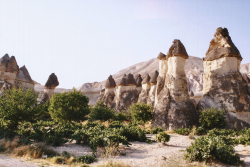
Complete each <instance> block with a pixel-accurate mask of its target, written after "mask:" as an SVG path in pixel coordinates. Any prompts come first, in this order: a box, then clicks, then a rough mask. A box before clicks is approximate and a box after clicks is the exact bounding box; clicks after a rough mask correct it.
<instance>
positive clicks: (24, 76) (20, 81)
mask: <svg viewBox="0 0 250 167" xmlns="http://www.w3.org/2000/svg"><path fill="white" fill-rule="evenodd" d="M20 86H22V87H23V89H24V90H28V89H33V90H34V82H33V80H32V78H31V76H30V74H29V71H28V70H27V68H26V67H25V65H24V66H22V67H21V68H20V69H19V73H18V74H17V76H16V80H15V87H17V88H18V87H20Z"/></svg>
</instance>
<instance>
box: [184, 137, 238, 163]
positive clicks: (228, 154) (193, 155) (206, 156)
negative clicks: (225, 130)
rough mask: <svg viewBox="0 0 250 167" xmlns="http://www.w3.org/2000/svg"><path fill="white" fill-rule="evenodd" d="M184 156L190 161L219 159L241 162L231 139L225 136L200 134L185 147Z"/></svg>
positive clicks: (228, 161) (227, 161)
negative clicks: (200, 135)
mask: <svg viewBox="0 0 250 167" xmlns="http://www.w3.org/2000/svg"><path fill="white" fill-rule="evenodd" d="M186 151H187V153H186V155H185V156H186V158H189V159H190V160H191V161H205V162H209V161H211V160H215V159H217V160H219V161H221V162H223V163H226V164H231V165H239V164H241V163H242V162H241V161H240V157H239V156H238V155H237V154H236V153H235V150H234V148H233V140H232V139H230V138H227V137H225V136H216V137H214V136H202V137H199V138H197V139H195V142H194V143H192V145H191V146H189V147H188V148H187V149H186Z"/></svg>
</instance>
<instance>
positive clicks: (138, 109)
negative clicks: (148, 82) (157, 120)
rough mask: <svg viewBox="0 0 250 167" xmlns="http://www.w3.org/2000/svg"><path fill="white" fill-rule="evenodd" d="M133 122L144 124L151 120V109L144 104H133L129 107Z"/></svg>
mask: <svg viewBox="0 0 250 167" xmlns="http://www.w3.org/2000/svg"><path fill="white" fill-rule="evenodd" d="M129 111H130V113H131V117H132V119H133V120H134V121H142V122H143V123H144V124H145V123H146V122H147V121H150V120H151V119H152V118H153V107H152V106H150V105H148V104H145V103H142V104H141V103H135V104H133V105H131V106H130V107H129Z"/></svg>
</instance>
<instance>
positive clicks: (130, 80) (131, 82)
mask: <svg viewBox="0 0 250 167" xmlns="http://www.w3.org/2000/svg"><path fill="white" fill-rule="evenodd" d="M126 80H127V85H136V82H135V78H134V76H133V75H132V74H130V73H129V74H128V75H127V76H126Z"/></svg>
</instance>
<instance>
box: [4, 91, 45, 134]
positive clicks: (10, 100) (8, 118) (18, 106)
mask: <svg viewBox="0 0 250 167" xmlns="http://www.w3.org/2000/svg"><path fill="white" fill-rule="evenodd" d="M37 97H38V94H37V93H35V92H34V91H33V90H31V89H29V90H27V91H25V92H24V91H23V89H22V88H19V89H16V88H13V89H8V90H5V91H3V95H2V96H0V127H3V128H4V131H5V132H7V131H13V130H17V127H18V125H19V121H28V122H33V121H34V120H35V118H36V117H37V115H38V113H39V112H40V111H39V110H38V107H37V106H38V104H37Z"/></svg>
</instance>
